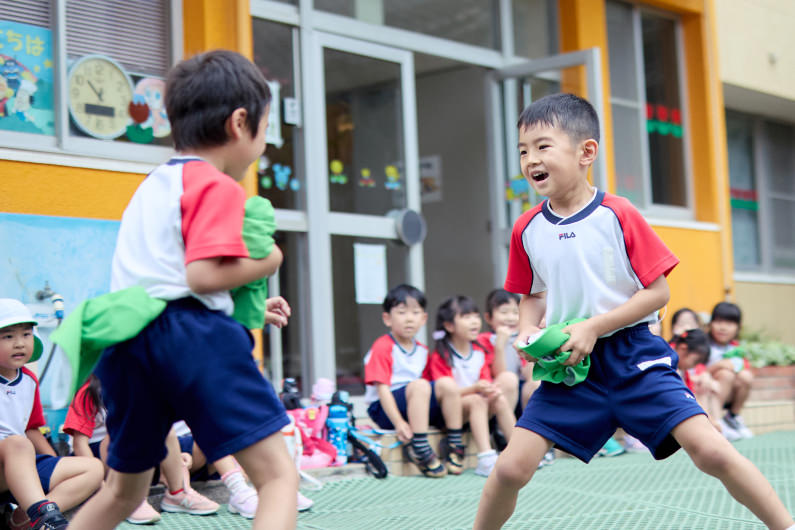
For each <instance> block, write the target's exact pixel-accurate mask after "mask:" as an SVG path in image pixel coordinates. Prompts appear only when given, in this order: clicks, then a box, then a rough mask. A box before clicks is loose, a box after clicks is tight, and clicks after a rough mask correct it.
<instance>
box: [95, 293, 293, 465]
mask: <svg viewBox="0 0 795 530" xmlns="http://www.w3.org/2000/svg"><path fill="white" fill-rule="evenodd" d="M252 347H253V339H252V337H251V334H250V333H249V332H248V330H246V329H245V328H244V327H243V326H242V325H240V324H239V323H237V322H236V321H234V320H232V318H231V317H229V316H227V315H226V314H224V313H223V312H220V311H212V310H209V309H207V308H206V307H205V306H204V305H203V304H202V303H201V302H199V301H198V300H196V299H194V298H182V299H179V300H174V301H171V302H169V303H168V305H167V306H166V309H165V310H164V311H163V313H161V314H160V315H159V316H158V317H157V318H156V319H155V320H153V321H152V322H151V323H150V324H149V325H148V326H147V327H146V328H144V330H143V331H141V333H140V334H139V335H138V336H136V337H134V338H132V339H130V340H128V341H126V342H122V343H120V344H116V345H114V346H111V347H110V348H108V349H106V350H105V352H104V353H103V354H102V358H101V359H100V361H99V363H98V364H97V367H96V369H95V373H96V374H97V376H98V377H99V379H100V381H101V383H102V399H103V401H104V403H105V406H106V407H107V409H108V415H107V429H108V436H110V445H109V447H108V466H109V467H110V468H112V469H115V470H116V471H120V472H122V473H139V472H142V471H145V470H147V469H150V468H153V467H156V466H157V465H158V464H159V463H160V461H161V460H163V458H165V456H166V447H165V439H166V435H167V434H168V431H169V430H170V429H171V426H172V424H173V423H174V422H175V421H178V420H185V422H186V423H187V424H188V426H189V427H190V429H191V432H192V433H193V437H194V438H195V439H196V442H197V443H198V444H199V446H200V447H201V448H202V451H204V454H205V455H206V456H207V460H208V461H209V462H214V461H215V460H218V459H219V458H221V457H224V456H226V455H229V454H233V453H235V452H237V451H240V450H242V449H245V448H246V447H249V446H250V445H252V444H254V443H256V442H258V441H260V440H262V439H263V438H266V437H268V436H270V435H271V434H273V433H277V432H279V430H280V429H281V428H282V427H284V426H285V425H287V424H288V423H289V419H288V417H287V414H286V412H285V410H284V407H283V406H282V404H281V401H279V398H278V397H277V396H276V393H275V392H274V390H273V387H272V386H271V384H270V383H269V382H268V381H267V380H266V379H265V378H264V377H263V376H262V374H261V373H260V371H259V369H258V368H257V365H256V363H255V362H254V358H253V357H252V355H251V349H252Z"/></svg>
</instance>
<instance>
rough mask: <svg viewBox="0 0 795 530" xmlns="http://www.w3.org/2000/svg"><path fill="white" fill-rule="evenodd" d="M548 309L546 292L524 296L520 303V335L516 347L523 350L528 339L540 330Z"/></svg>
mask: <svg viewBox="0 0 795 530" xmlns="http://www.w3.org/2000/svg"><path fill="white" fill-rule="evenodd" d="M546 309H547V293H546V291H543V292H540V293H535V294H523V295H522V299H521V300H520V301H519V335H518V336H517V337H516V342H515V343H514V347H515V348H516V349H517V351H518V350H519V349H521V347H522V346H524V345H525V344H526V343H527V339H528V337H530V335H532V334H533V333H536V332H537V331H538V330H539V329H540V325H541V320H542V319H543V318H544V313H545V312H546Z"/></svg>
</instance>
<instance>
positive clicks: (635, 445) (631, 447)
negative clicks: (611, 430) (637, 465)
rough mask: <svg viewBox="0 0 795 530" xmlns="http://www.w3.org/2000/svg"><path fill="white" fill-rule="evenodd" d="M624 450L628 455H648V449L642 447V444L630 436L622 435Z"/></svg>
mask: <svg viewBox="0 0 795 530" xmlns="http://www.w3.org/2000/svg"><path fill="white" fill-rule="evenodd" d="M624 449H625V450H626V451H627V452H628V453H648V452H649V448H648V447H646V446H645V445H643V442H641V441H640V440H638V439H637V438H635V437H634V436H632V435H631V434H625V435H624Z"/></svg>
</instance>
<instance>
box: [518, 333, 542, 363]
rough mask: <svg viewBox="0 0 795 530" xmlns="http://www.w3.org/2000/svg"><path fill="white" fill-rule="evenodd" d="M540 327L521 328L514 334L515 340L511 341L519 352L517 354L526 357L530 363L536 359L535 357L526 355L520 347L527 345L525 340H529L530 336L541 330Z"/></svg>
mask: <svg viewBox="0 0 795 530" xmlns="http://www.w3.org/2000/svg"><path fill="white" fill-rule="evenodd" d="M541 329H542V328H536V327H533V328H529V329H527V330H522V331H520V332H519V334H518V335H517V336H516V340H515V341H514V343H513V347H514V349H515V350H516V351H517V352H518V353H519V355H521V356H522V357H524V358H525V359H527V361H529V362H531V363H534V362H536V360H537V359H536V358H535V357H533V356H531V355H528V354H527V353H526V352H525V351H524V350H523V349H522V347H524V346H526V345H527V341H528V340H530V337H531V336H533V335H535V334H536V333H538V332H539V331H541Z"/></svg>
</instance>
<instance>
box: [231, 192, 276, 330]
mask: <svg viewBox="0 0 795 530" xmlns="http://www.w3.org/2000/svg"><path fill="white" fill-rule="evenodd" d="M274 232H276V217H275V215H274V210H273V206H272V205H271V202H270V201H269V200H268V199H266V198H264V197H259V196H256V197H249V198H248V200H246V214H245V217H244V218H243V242H244V243H245V244H246V248H248V254H249V256H250V257H252V258H254V259H262V258H267V257H268V255H269V254H270V253H271V252H272V251H273V245H274V241H273V234H274ZM267 298H268V279H267V278H260V279H259V280H254V281H253V282H250V283H247V284H246V285H243V286H241V287H238V288H237V289H233V290H232V299H233V300H234V302H235V310H234V313H232V318H234V319H235V320H237V321H238V322H240V323H241V324H243V325H244V326H245V327H246V328H248V329H261V328H262V327H263V326H264V325H265V302H266V300H267Z"/></svg>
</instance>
